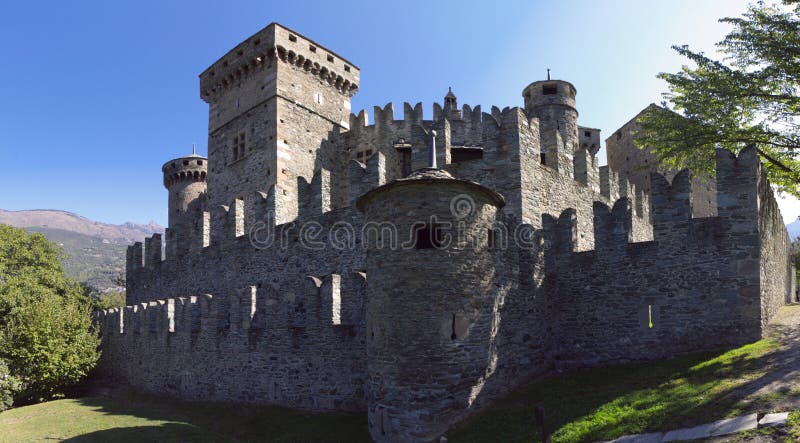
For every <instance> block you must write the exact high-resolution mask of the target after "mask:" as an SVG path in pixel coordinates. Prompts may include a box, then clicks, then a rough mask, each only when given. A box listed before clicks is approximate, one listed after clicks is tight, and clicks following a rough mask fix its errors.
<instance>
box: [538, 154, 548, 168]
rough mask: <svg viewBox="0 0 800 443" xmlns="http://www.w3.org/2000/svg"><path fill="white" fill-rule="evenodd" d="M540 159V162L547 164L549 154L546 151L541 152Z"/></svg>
mask: <svg viewBox="0 0 800 443" xmlns="http://www.w3.org/2000/svg"><path fill="white" fill-rule="evenodd" d="M539 161H540V162H541V163H542V164H543V165H547V155H545V153H544V152H542V153H541V154H539Z"/></svg>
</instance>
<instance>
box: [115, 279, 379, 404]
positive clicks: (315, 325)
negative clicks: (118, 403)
mask: <svg viewBox="0 0 800 443" xmlns="http://www.w3.org/2000/svg"><path fill="white" fill-rule="evenodd" d="M330 279H331V276H327V277H325V280H323V282H324V281H326V280H327V282H328V288H327V291H326V286H325V283H323V284H322V285H321V287H317V285H316V284H315V282H314V281H313V280H311V279H309V280H308V281H306V282H305V283H306V284H305V288H304V290H303V292H300V293H289V292H285V291H278V290H276V289H274V288H273V287H272V286H270V285H265V286H262V287H257V286H253V287H251V288H244V289H242V290H241V291H239V293H229V294H225V295H217V296H211V295H201V296H191V297H181V298H175V299H167V300H157V301H153V302H149V303H142V304H138V305H134V306H128V307H124V308H116V309H113V310H108V311H105V312H103V313H101V314H100V316H101V318H100V319H99V320H101V321H102V322H103V324H104V327H103V330H102V341H103V358H102V360H101V365H100V369H101V370H103V371H106V372H107V373H111V374H114V375H116V376H117V377H121V378H122V379H124V380H125V381H126V382H127V383H129V384H130V385H131V386H135V387H136V388H138V389H142V390H144V391H147V392H151V393H155V394H158V395H171V396H176V397H181V398H186V399H196V400H218V401H236V402H257V403H275V404H281V405H286V406H290V407H297V408H304V409H314V410H363V408H364V401H363V392H362V391H361V386H362V385H363V382H364V381H363V379H364V367H365V362H364V359H363V352H359V351H361V350H362V349H363V340H364V335H363V329H362V328H360V327H358V326H354V325H352V324H335V323H334V322H332V321H331V315H330V308H331V303H330V301H331V294H332V291H331V289H330ZM343 289H344V288H343ZM348 289H349V291H350V293H351V294H352V292H351V291H352V290H353V288H352V287H351V288H348Z"/></svg>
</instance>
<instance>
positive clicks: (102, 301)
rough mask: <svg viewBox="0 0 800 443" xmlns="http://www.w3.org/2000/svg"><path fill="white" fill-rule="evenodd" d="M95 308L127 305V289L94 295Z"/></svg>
mask: <svg viewBox="0 0 800 443" xmlns="http://www.w3.org/2000/svg"><path fill="white" fill-rule="evenodd" d="M94 297H95V298H94V309H110V308H118V307H120V306H125V291H112V292H106V293H103V294H96V295H95V296H94Z"/></svg>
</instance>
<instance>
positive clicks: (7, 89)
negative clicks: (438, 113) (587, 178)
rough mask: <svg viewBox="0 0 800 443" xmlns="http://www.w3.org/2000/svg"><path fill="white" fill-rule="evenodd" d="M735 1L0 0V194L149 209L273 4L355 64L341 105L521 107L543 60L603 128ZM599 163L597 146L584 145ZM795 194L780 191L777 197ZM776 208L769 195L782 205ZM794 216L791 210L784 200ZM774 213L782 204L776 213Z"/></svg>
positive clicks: (51, 203) (93, 213)
mask: <svg viewBox="0 0 800 443" xmlns="http://www.w3.org/2000/svg"><path fill="white" fill-rule="evenodd" d="M745 6H746V2H745V1H740V0H672V1H643V0H630V1H603V2H600V1H596V0H594V1H592V0H586V1H577V0H576V1H538V0H537V1H532V0H527V1H480V2H478V1H465V0H461V1H427V2H426V1H419V2H415V1H408V0H406V1H394V2H389V1H387V2H382V1H374V0H373V1H363V2H346V1H343V0H339V1H324V2H309V1H300V0H294V1H224V2H223V1H215V2H211V1H206V0H193V1H166V0H160V1H150V0H137V1H108V0H105V1H81V0H76V1H71V2H66V1H56V0H53V1H38V0H30V1H15V2H3V3H2V5H0V56H1V57H2V58H3V60H2V62H0V97H2V100H1V101H0V103H2V106H1V107H0V134H2V135H1V136H0V208H2V209H10V210H19V209H41V208H47V209H63V210H68V211H72V212H76V213H78V214H81V215H84V216H86V217H89V218H92V219H95V220H99V221H104V222H111V223H122V222H125V221H134V222H147V221H149V220H155V221H157V222H159V223H160V224H162V225H164V224H166V209H167V193H166V190H165V189H164V188H163V186H162V183H161V171H160V167H161V165H162V164H163V163H164V162H165V161H167V160H169V159H172V158H174V157H177V156H181V155H185V154H188V153H189V152H191V145H192V143H193V142H194V143H197V145H198V151H199V152H200V153H201V154H205V152H206V142H207V122H208V120H207V105H206V104H205V103H204V102H203V101H202V100H200V98H199V82H198V77H197V76H198V74H200V72H202V71H203V70H204V69H205V68H207V67H208V66H209V65H210V64H211V63H213V62H214V61H215V60H217V59H218V58H219V57H220V56H222V55H223V54H224V53H225V52H227V51H228V50H229V49H231V48H233V47H234V46H235V45H236V44H238V43H239V42H241V41H242V40H244V39H245V38H247V37H249V36H250V35H252V34H254V33H255V32H257V31H258V30H259V29H261V28H262V27H264V26H266V25H267V24H269V23H270V22H273V21H277V22H279V23H282V24H284V25H285V26H288V27H290V28H292V29H295V30H297V31H298V32H300V33H302V34H304V35H306V36H308V37H310V38H312V39H314V40H316V41H318V42H319V43H320V44H322V45H324V46H326V47H328V48H330V49H331V50H333V51H336V52H337V53H339V54H341V55H342V56H343V57H346V58H347V59H349V60H350V61H352V62H353V63H355V64H356V65H358V66H359V67H360V69H361V87H360V91H359V93H358V94H357V95H356V96H355V97H354V99H353V111H355V112H358V110H360V109H362V108H367V109H369V110H370V112H371V109H372V106H373V105H383V104H385V103H387V102H394V103H395V111H396V113H397V117H398V118H401V113H402V102H403V101H408V102H411V103H412V104H413V103H416V102H419V101H421V102H423V107H424V109H425V111H424V112H425V117H426V118H430V116H431V115H432V111H431V109H432V103H433V102H441V101H442V97H443V96H444V94H445V93H446V91H447V87H448V86H452V87H453V91H454V92H455V93H456V94H457V95H458V98H459V103H460V104H464V103H468V104H470V105H473V106H474V105H477V104H481V105H482V107H483V109H484V110H485V111H487V110H488V109H490V107H491V105H497V106H499V107H501V108H502V107H505V106H521V105H522V97H521V92H522V90H523V88H524V87H525V86H526V85H527V84H528V83H530V82H532V81H536V80H541V79H542V78H544V76H545V75H546V71H545V70H546V68H548V67H549V68H551V69H552V73H553V77H554V78H560V79H565V80H568V81H571V82H572V83H573V84H574V85H575V86H576V87H577V89H578V96H577V101H578V110H579V113H580V117H579V123H580V124H582V125H585V126H591V127H596V128H600V129H602V130H603V138H605V137H607V136H608V135H610V134H611V133H612V132H613V131H614V130H616V129H617V128H618V127H619V126H621V125H622V124H623V123H625V122H626V121H628V120H629V119H630V118H631V117H633V116H634V115H635V114H636V113H637V112H638V111H639V110H641V109H642V108H644V107H645V106H646V105H647V104H648V103H651V102H657V101H660V93H661V92H663V91H664V90H665V88H666V87H665V84H664V83H663V82H661V81H660V80H657V79H656V78H655V75H656V74H657V73H658V72H660V71H676V70H678V69H679V68H680V65H681V64H682V63H683V62H684V60H683V59H681V58H680V57H678V56H677V55H676V54H675V53H674V52H673V51H672V50H671V49H670V45H671V44H689V45H691V46H692V47H694V48H697V49H703V50H706V51H713V48H714V46H713V44H714V43H715V42H717V41H719V40H721V39H722V37H723V36H724V34H725V32H726V30H727V29H728V28H727V25H723V24H720V23H717V21H716V20H717V19H718V18H719V17H722V16H726V15H728V16H731V15H732V16H735V15H739V14H740V13H741V12H743V11H744V9H745ZM601 155H602V156H603V157H601V163H604V162H605V158H604V152H601ZM795 206H797V205H795ZM784 212H786V209H784ZM795 216H796V215H795ZM788 217H793V216H791V215H789V216H788Z"/></svg>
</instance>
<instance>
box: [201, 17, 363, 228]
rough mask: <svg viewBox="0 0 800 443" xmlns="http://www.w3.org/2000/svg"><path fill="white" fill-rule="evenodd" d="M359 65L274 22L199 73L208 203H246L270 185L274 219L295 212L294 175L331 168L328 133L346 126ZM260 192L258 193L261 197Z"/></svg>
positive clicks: (308, 175) (309, 174)
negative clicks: (206, 109) (205, 110)
mask: <svg viewBox="0 0 800 443" xmlns="http://www.w3.org/2000/svg"><path fill="white" fill-rule="evenodd" d="M359 75H360V73H359V70H358V68H357V67H356V66H355V65H353V64H352V63H350V62H349V61H347V60H345V59H344V58H342V57H341V56H339V55H338V54H336V53H334V52H333V51H330V50H328V49H326V48H324V47H322V46H320V45H319V44H317V43H316V42H314V41H313V40H310V39H308V38H306V37H304V36H302V35H300V34H299V33H297V32H294V31H292V30H290V29H287V28H285V27H283V26H281V25H279V24H277V23H272V24H270V25H269V26H267V27H266V28H264V29H262V30H261V31H259V32H257V33H256V34H255V35H253V36H252V37H250V38H248V39H247V40H245V41H244V42H242V43H240V44H239V45H237V46H236V47H235V48H233V49H232V50H231V51H229V52H228V53H227V54H225V55H224V56H223V57H222V58H220V59H219V60H218V61H217V62H215V63H214V64H213V65H211V67H209V68H208V69H206V70H205V71H204V72H203V73H202V74H200V95H201V97H202V99H203V100H204V101H205V102H206V103H208V105H209V113H208V160H209V170H208V208H209V209H211V210H214V208H216V207H219V206H223V205H231V204H232V202H234V201H242V203H243V205H244V207H249V206H250V204H251V202H248V200H255V199H258V198H263V196H266V195H267V194H268V193H270V188H271V187H274V196H275V208H276V213H275V219H276V222H278V223H283V222H287V221H290V220H292V219H294V218H295V217H296V216H297V180H298V178H299V177H303V178H305V179H306V180H308V181H311V178H312V176H313V175H314V172H315V171H316V170H318V169H321V168H325V169H333V167H334V165H333V164H332V163H333V162H336V161H338V160H337V158H338V157H341V156H336V152H334V148H333V147H330V146H329V147H328V148H327V149H325V147H324V146H323V145H325V143H324V141H325V140H326V139H328V138H329V136H330V134H331V133H332V132H335V131H339V130H340V129H347V128H348V124H349V115H350V98H351V97H352V96H353V95H354V94H355V93H356V91H357V90H358V84H359ZM259 196H262V197H259Z"/></svg>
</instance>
